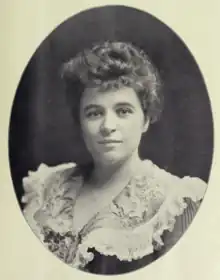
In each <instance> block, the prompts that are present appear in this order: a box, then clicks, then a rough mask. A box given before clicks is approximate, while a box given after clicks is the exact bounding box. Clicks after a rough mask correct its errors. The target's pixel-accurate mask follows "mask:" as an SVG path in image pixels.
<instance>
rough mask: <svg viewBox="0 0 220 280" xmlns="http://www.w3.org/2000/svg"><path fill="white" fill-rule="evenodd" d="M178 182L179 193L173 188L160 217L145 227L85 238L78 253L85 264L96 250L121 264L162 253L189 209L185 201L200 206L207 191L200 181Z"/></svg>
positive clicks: (97, 232) (104, 230) (101, 232)
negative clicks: (165, 236)
mask: <svg viewBox="0 0 220 280" xmlns="http://www.w3.org/2000/svg"><path fill="white" fill-rule="evenodd" d="M166 176H167V174H166ZM170 176H172V175H171V174H169V176H168V177H170ZM169 179H170V178H169ZM177 181H178V183H179V186H178V188H176V191H174V189H173V188H172V192H171V193H170V196H167V199H166V200H165V201H164V203H163V204H162V205H161V207H160V209H159V211H158V212H157V214H156V215H154V217H153V218H152V219H150V221H148V222H146V223H145V224H142V225H141V226H138V227H135V228H134V229H131V230H122V229H118V230H117V229H111V228H98V229H95V230H93V231H91V232H90V233H89V234H88V235H86V236H85V237H84V239H83V240H82V243H81V245H80V248H79V251H78V255H79V256H80V258H81V259H83V256H84V261H83V263H84V264H85V263H86V262H89V261H90V260H91V259H92V258H93V255H92V253H89V255H88V249H89V248H95V249H96V250H97V251H98V252H99V253H101V254H103V255H105V256H116V257H117V258H118V259H119V260H121V261H132V260H137V259H140V258H142V257H144V256H146V255H149V254H151V253H153V251H154V250H155V249H157V250H159V249H160V248H161V247H162V246H163V245H164V243H163V241H162V238H161V237H162V234H163V233H164V231H165V230H168V231H170V232H172V231H173V228H174V225H175V222H176V217H177V216H181V215H182V214H183V212H184V210H185V209H186V207H187V204H186V203H185V201H184V198H190V199H191V200H192V201H194V202H197V201H199V200H201V199H202V198H203V196H204V193H205V190H206V187H207V186H206V183H205V182H203V181H202V180H200V179H199V178H191V177H184V178H183V179H180V178H178V177H175V178H174V180H173V181H172V183H177Z"/></svg>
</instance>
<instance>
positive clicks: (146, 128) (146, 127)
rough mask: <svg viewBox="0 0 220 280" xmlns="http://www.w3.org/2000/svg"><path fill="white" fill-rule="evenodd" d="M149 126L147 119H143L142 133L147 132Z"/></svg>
mask: <svg viewBox="0 0 220 280" xmlns="http://www.w3.org/2000/svg"><path fill="white" fill-rule="evenodd" d="M149 125H150V120H149V118H145V119H144V124H143V130H142V132H143V133H145V132H147V130H148V128H149Z"/></svg>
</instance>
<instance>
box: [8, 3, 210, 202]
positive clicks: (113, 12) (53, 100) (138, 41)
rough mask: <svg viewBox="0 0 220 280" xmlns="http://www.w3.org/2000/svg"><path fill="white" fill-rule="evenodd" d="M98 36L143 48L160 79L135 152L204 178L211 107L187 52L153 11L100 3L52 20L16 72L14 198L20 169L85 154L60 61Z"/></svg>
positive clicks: (172, 169)
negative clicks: (155, 107) (158, 101)
mask: <svg viewBox="0 0 220 280" xmlns="http://www.w3.org/2000/svg"><path fill="white" fill-rule="evenodd" d="M104 40H116V41H128V42H131V43H133V44H135V45H136V46H137V47H140V48H142V49H144V50H145V51H146V53H147V54H148V55H149V57H150V58H151V60H152V61H153V63H154V64H155V66H156V67H157V68H158V69H159V72H160V75H161V78H162V81H163V84H164V88H163V91H164V96H165V108H164V112H163V114H162V118H161V121H160V122H158V123H156V124H153V125H152V126H151V127H150V130H149V131H148V133H147V135H146V136H145V137H143V139H142V144H141V148H140V153H141V156H142V157H143V158H149V159H151V160H152V161H154V163H156V164H157V165H159V166H160V167H162V168H164V169H166V170H168V171H170V172H172V173H174V174H176V175H178V176H181V177H182V176H185V175H191V176H197V177H200V178H202V179H203V180H205V181H208V177H209V172H210V167H211V161H212V152H213V123H212V114H211V108H210V102H209V98H208V93H207V89H206V86H205V84H204V81H203V78H202V75H201V72H200V70H199V68H198V66H197V64H196V62H195V60H194V58H193V57H192V55H191V54H190V52H189V50H188V49H187V47H186V46H185V44H184V43H183V42H182V41H181V40H180V39H179V38H178V36H177V35H176V34H175V33H174V32H173V31H172V30H171V29H169V28H168V27H167V26H166V25H164V24H163V23H161V22H160V21H159V20H158V19H156V18H154V17H152V16H151V15H149V14H147V13H145V12H142V11H139V10H136V9H133V8H129V7H124V6H105V7H102V8H94V9H91V10H87V11H84V12H82V13H80V14H78V15H76V16H74V17H72V18H70V19H68V20H67V21H65V22H64V23H62V24H61V25H60V26H58V27H57V28H56V29H55V30H54V31H53V32H52V33H51V34H50V35H49V36H48V37H47V38H46V39H45V40H44V42H43V43H42V44H41V45H40V47H39V48H38V49H37V51H36V52H35V54H34V55H33V57H32V58H31V60H30V62H29V64H28V66H27V67H26V69H25V71H24V73H23V75H22V78H21V81H20V83H19V86H18V88H17V92H16V95H15V99H14V104H13V108H12V114H11V123H10V129H9V158H10V165H11V175H12V180H13V183H14V186H15V190H16V194H17V198H18V200H19V203H20V198H21V195H22V194H23V190H22V178H23V177H24V176H26V175H27V171H28V170H35V169H36V168H37V167H38V165H39V164H40V163H42V162H44V163H46V164H48V165H56V164H60V163H64V162H69V161H74V162H78V163H84V162H86V161H88V160H89V156H88V154H87V152H86V150H85V149H84V146H83V144H80V136H79V133H78V131H77V129H76V126H75V124H74V122H73V120H72V118H71V114H70V110H69V108H68V106H67V104H66V103H65V95H64V86H63V84H62V81H61V79H60V67H61V64H62V63H63V62H65V61H67V60H68V59H69V58H70V57H72V56H74V55H75V54H76V53H77V52H79V51H81V50H82V49H83V48H87V47H90V46H91V44H93V43H95V42H100V41H104ZM204 40H205V39H204Z"/></svg>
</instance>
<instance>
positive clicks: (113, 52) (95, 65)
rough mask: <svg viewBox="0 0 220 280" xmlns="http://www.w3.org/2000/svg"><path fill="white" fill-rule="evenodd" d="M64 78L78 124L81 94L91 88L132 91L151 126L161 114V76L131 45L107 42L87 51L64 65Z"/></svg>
mask: <svg viewBox="0 0 220 280" xmlns="http://www.w3.org/2000/svg"><path fill="white" fill-rule="evenodd" d="M62 78H63V80H64V83H65V90H66V96H67V101H68V104H70V106H72V107H71V109H72V113H73V116H74V118H75V119H76V120H77V121H78V118H79V103H80V97H81V94H82V92H83V91H84V90H85V88H92V87H95V88H98V89H99V90H100V91H107V90H111V89H119V88H121V87H125V86H127V87H132V88H133V89H134V90H135V92H136V93H137V95H138V98H139V100H140V103H141V106H142V109H143V112H144V114H145V117H148V118H149V120H150V122H151V123H152V122H155V121H157V120H158V118H159V116H160V114H161V111H162V105H163V98H162V95H161V80H160V77H159V74H158V72H157V70H156V68H155V67H154V66H153V64H152V63H151V61H150V59H149V57H148V56H147V55H146V54H145V53H144V52H143V51H142V50H140V49H138V48H136V47H134V46H133V45H132V44H130V43H125V42H109V41H107V42H104V43H100V44H96V45H95V46H93V47H92V48H91V49H85V50H84V51H82V52H80V53H78V54H77V55H76V56H75V57H74V58H72V59H70V60H69V61H68V62H66V63H64V64H63V67H62Z"/></svg>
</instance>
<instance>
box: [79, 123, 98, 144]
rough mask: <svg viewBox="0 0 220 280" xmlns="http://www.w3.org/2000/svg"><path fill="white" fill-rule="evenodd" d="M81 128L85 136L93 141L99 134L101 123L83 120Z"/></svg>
mask: <svg viewBox="0 0 220 280" xmlns="http://www.w3.org/2000/svg"><path fill="white" fill-rule="evenodd" d="M81 130H82V134H83V136H84V138H86V139H87V140H91V141H92V140H93V138H94V137H96V136H97V134H98V131H99V124H98V123H97V122H82V124H81Z"/></svg>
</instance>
